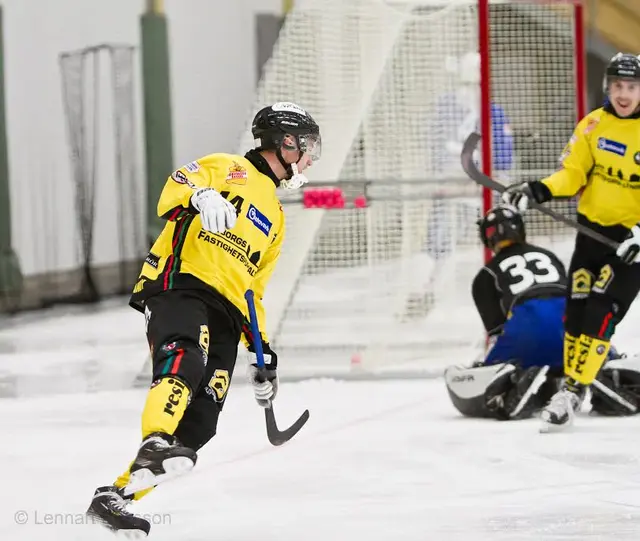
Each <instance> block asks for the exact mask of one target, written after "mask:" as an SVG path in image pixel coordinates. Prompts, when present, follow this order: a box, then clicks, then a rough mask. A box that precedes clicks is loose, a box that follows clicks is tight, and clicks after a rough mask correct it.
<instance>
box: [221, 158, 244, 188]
mask: <svg viewBox="0 0 640 541" xmlns="http://www.w3.org/2000/svg"><path fill="white" fill-rule="evenodd" d="M248 176H249V174H248V173H247V170H246V169H245V168H244V167H242V166H241V165H240V164H239V163H238V162H233V164H232V165H231V167H229V174H228V175H227V178H226V180H227V184H238V185H239V186H244V185H245V184H246V183H247V177H248Z"/></svg>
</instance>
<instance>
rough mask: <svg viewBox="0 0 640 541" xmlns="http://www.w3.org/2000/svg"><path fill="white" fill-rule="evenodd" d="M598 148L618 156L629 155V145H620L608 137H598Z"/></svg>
mask: <svg viewBox="0 0 640 541" xmlns="http://www.w3.org/2000/svg"><path fill="white" fill-rule="evenodd" d="M598 148H599V149H600V150H604V151H605V152H611V153H613V154H617V155H618V156H624V155H625V154H626V153H627V145H625V144H623V143H618V141H614V140H612V139H607V138H606V137H598Z"/></svg>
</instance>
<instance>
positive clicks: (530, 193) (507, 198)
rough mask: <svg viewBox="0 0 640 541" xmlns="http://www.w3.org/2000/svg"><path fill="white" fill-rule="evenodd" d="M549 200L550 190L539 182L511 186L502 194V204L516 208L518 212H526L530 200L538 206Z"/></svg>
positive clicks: (550, 197) (551, 197)
mask: <svg viewBox="0 0 640 541" xmlns="http://www.w3.org/2000/svg"><path fill="white" fill-rule="evenodd" d="M551 199H553V196H552V195H551V190H549V188H548V187H547V186H546V184H544V183H542V182H540V181H539V180H534V181H530V182H519V183H517V184H512V185H511V186H509V187H508V188H507V189H506V190H505V191H504V192H503V193H502V202H503V203H506V204H507V205H511V206H513V207H516V208H517V209H518V210H519V211H520V212H524V211H525V210H527V208H528V207H529V201H530V200H533V201H534V202H535V203H538V204H540V203H545V202H547V201H550V200H551Z"/></svg>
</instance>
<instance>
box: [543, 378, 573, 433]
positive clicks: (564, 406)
mask: <svg viewBox="0 0 640 541" xmlns="http://www.w3.org/2000/svg"><path fill="white" fill-rule="evenodd" d="M579 407H580V397H579V396H578V395H577V394H576V393H574V392H573V391H570V390H569V389H562V390H560V391H558V392H557V393H556V394H554V395H553V397H552V398H551V402H549V404H547V406H546V407H545V408H544V409H543V410H542V413H541V414H540V418H541V419H542V421H543V423H542V427H541V428H540V432H557V431H560V430H563V429H565V428H568V427H570V426H571V425H572V424H573V418H574V417H575V411H576V410H577V409H578V408H579Z"/></svg>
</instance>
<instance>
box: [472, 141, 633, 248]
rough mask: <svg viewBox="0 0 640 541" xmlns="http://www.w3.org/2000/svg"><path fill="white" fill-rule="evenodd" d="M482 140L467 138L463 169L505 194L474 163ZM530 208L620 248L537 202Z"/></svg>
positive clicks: (602, 236)
mask: <svg viewBox="0 0 640 541" xmlns="http://www.w3.org/2000/svg"><path fill="white" fill-rule="evenodd" d="M480 139H481V137H480V134H479V133H475V132H473V133H472V134H471V135H469V137H467V140H466V141H465V142H464V145H463V146H462V155H461V156H460V159H461V161H462V169H464V172H465V173H466V174H467V175H469V178H471V180H473V181H474V182H475V183H476V184H480V185H481V186H484V187H485V188H489V189H490V190H493V191H494V192H498V193H503V192H504V191H505V190H506V189H507V186H505V185H504V184H501V183H500V182H497V181H495V180H493V179H492V178H490V177H488V176H487V175H485V174H484V173H483V172H482V171H480V170H479V169H478V166H477V165H476V164H475V162H474V161H473V152H474V151H475V149H476V147H477V146H478V142H479V141H480ZM529 206H530V207H531V208H533V209H536V210H538V211H540V212H541V213H542V214H546V215H547V216H549V217H550V218H553V219H554V220H556V221H557V222H562V223H563V224H565V225H568V226H569V227H572V228H573V229H575V230H576V231H578V233H582V234H583V235H586V236H587V237H591V238H592V239H593V240H597V241H598V242H601V243H602V244H604V245H605V246H608V247H609V248H612V249H613V250H617V249H618V246H620V245H619V244H618V243H617V242H616V241H614V240H611V239H610V238H609V237H605V236H604V235H602V234H601V233H598V232H597V231H594V230H593V229H591V228H590V227H587V226H586V225H582V224H579V223H578V222H576V221H574V220H572V219H570V218H567V217H566V216H563V215H562V214H560V213H558V212H556V211H554V210H551V209H550V208H547V207H545V206H544V205H540V204H539V203H536V202H535V201H530V202H529Z"/></svg>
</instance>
